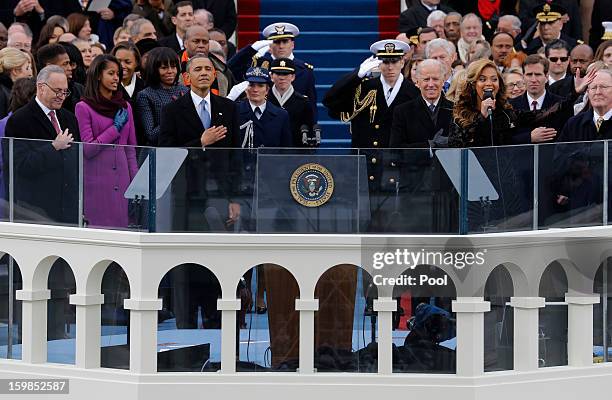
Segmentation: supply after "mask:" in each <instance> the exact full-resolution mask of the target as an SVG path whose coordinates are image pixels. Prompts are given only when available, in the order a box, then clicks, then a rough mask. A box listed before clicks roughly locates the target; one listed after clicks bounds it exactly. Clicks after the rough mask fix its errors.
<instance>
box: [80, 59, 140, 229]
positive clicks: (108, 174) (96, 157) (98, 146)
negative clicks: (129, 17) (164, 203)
mask: <svg viewBox="0 0 612 400" xmlns="http://www.w3.org/2000/svg"><path fill="white" fill-rule="evenodd" d="M120 82H121V65H120V64H119V61H118V60H117V59H116V58H115V57H113V56H111V55H101V56H98V57H96V58H95V59H94V60H93V61H92V63H91V65H90V67H89V70H88V71H87V81H86V85H85V93H84V95H83V98H82V101H80V102H79V103H78V104H77V105H76V108H75V114H76V116H77V119H78V121H79V129H80V130H81V140H82V141H83V143H84V144H83V158H84V160H83V181H84V182H83V183H84V188H83V191H84V194H83V196H84V204H83V210H84V212H83V213H84V220H85V221H86V222H87V223H88V224H89V225H90V226H95V227H112V228H127V227H128V201H127V200H126V199H125V198H124V197H123V194H124V193H125V191H126V189H127V187H128V185H129V184H130V182H131V181H132V179H133V178H134V176H135V175H136V172H137V171H138V164H137V162H136V151H135V149H134V148H133V147H131V146H136V133H135V129H134V118H133V116H132V109H131V107H130V105H129V103H128V102H127V101H125V99H124V98H123V95H122V92H121V90H119V84H120Z"/></svg>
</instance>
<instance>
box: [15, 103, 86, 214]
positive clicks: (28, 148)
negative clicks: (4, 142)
mask: <svg viewBox="0 0 612 400" xmlns="http://www.w3.org/2000/svg"><path fill="white" fill-rule="evenodd" d="M56 115H57V119H58V121H59V124H60V127H61V129H62V130H65V129H68V131H69V132H70V133H71V134H72V136H73V137H74V140H75V141H80V134H79V126H78V123H77V119H76V117H75V116H74V114H72V113H71V112H68V111H66V110H64V109H60V110H58V111H57V113H56ZM5 135H6V136H7V137H14V138H23V139H40V140H54V139H55V138H56V136H57V134H56V132H55V129H54V128H53V125H52V124H51V121H50V120H49V118H48V117H47V116H46V115H45V114H44V112H43V110H42V109H41V108H40V107H39V106H38V104H37V103H36V100H35V99H32V100H31V101H30V102H29V103H28V104H26V105H25V106H23V107H22V108H20V109H19V110H17V111H15V113H14V114H13V115H12V116H11V117H10V118H9V119H8V122H7V124H6V133H5ZM3 150H7V149H6V148H4V149H3ZM13 151H14V155H13V157H14V176H15V178H14V179H15V181H14V182H15V195H14V196H15V203H16V205H17V206H20V207H23V209H24V210H28V211H32V212H35V213H38V214H40V217H35V218H37V219H38V218H40V220H41V221H42V220H45V219H49V220H52V221H54V222H58V223H64V224H75V223H77V221H78V198H79V196H78V187H79V184H78V176H79V173H78V171H79V165H78V146H77V145H76V144H73V145H72V147H70V148H69V149H66V150H60V151H57V150H55V148H54V147H53V146H52V145H51V143H50V142H46V141H45V142H40V141H29V140H16V141H15V142H14V150H13ZM4 156H5V157H4V162H5V163H7V162H8V154H6V152H5V154H4ZM5 170H8V168H7V167H5ZM30 218H31V217H30Z"/></svg>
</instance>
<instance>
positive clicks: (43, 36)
mask: <svg viewBox="0 0 612 400" xmlns="http://www.w3.org/2000/svg"><path fill="white" fill-rule="evenodd" d="M64 33H66V31H65V30H64V28H63V27H62V26H61V25H60V24H54V25H51V24H49V23H46V24H45V26H43V27H42V29H41V30H40V35H38V42H37V43H36V46H35V48H36V49H39V48H41V47H42V46H44V45H46V44H52V43H57V42H58V40H59V38H60V36H62V35H63V34H64Z"/></svg>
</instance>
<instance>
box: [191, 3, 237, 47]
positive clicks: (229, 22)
mask: <svg viewBox="0 0 612 400" xmlns="http://www.w3.org/2000/svg"><path fill="white" fill-rule="evenodd" d="M192 3H193V9H194V10H197V9H198V8H204V9H206V10H208V11H210V13H211V14H212V15H213V17H214V19H215V28H219V29H221V30H222V31H223V32H225V34H226V35H227V38H228V39H229V38H230V36H232V35H233V34H234V31H235V30H236V23H237V22H238V19H237V17H236V6H235V5H234V0H193V1H192Z"/></svg>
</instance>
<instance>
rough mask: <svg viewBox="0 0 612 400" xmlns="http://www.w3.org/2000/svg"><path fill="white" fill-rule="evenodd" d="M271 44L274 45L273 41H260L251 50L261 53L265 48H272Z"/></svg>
mask: <svg viewBox="0 0 612 400" xmlns="http://www.w3.org/2000/svg"><path fill="white" fill-rule="evenodd" d="M271 44H272V41H271V40H258V41H256V42H255V43H253V44H252V45H251V48H252V49H253V50H255V51H259V50H261V49H263V48H264V47H267V48H270V45H271Z"/></svg>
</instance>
